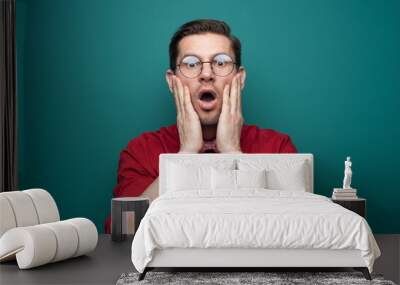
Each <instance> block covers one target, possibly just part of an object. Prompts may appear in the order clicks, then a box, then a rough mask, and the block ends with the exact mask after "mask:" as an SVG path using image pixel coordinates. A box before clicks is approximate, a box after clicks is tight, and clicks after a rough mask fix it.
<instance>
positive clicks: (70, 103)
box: [17, 0, 400, 233]
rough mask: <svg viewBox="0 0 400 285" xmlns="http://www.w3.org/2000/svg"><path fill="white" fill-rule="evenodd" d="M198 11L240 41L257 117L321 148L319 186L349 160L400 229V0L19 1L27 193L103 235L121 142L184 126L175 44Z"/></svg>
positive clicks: (336, 177)
mask: <svg viewBox="0 0 400 285" xmlns="http://www.w3.org/2000/svg"><path fill="white" fill-rule="evenodd" d="M195 18H217V19H221V20H225V21H227V22H228V23H229V24H230V25H231V28H232V31H233V33H234V34H235V35H237V36H238V37H239V38H240V39H241V41H242V45H243V58H242V60H243V65H244V66H245V67H246V68H247V81H246V87H245V91H244V93H243V112H244V116H245V122H246V123H247V124H256V125H258V126H260V127H263V128H272V129H276V130H279V131H281V132H284V133H287V134H289V135H290V136H291V138H292V140H293V142H294V143H295V145H296V146H297V148H298V150H299V152H303V153H313V154H314V155H315V192H316V193H318V194H322V195H330V194H331V191H332V188H333V187H338V186H341V183H342V179H343V169H344V163H343V162H344V160H345V157H346V156H347V155H350V156H351V157H352V160H353V171H354V173H353V183H352V186H353V187H356V188H358V190H359V195H360V196H362V197H365V198H367V199H368V202H367V215H368V222H369V223H370V225H371V227H372V229H373V230H374V231H375V232H377V233H400V219H399V210H398V209H399V208H400V207H399V206H398V203H399V199H400V191H399V189H398V185H399V183H398V177H399V175H398V173H397V171H398V170H399V168H398V164H399V152H398V142H399V139H400V128H399V126H398V124H399V121H400V120H399V119H400V118H399V107H400V104H399V103H400V100H399V97H400V80H399V79H400V52H399V51H400V36H399V35H400V1H389V0H387V1H366V0H360V1H355V0H350V1H349V0H342V1H340V0H334V1H333V0H332V1H320V0H308V1H282V0H279V1H278V0H276V1H247V2H245V1H232V0H230V1H211V0H204V1H201V2H199V1H162V0H159V1H155V0H143V1H128V0H125V1H105V0H92V1H89V0H59V1H54V0H35V1H24V0H17V44H18V50H17V53H18V58H17V60H18V103H19V150H20V151H19V163H20V169H19V178H20V188H21V189H25V188H30V187H43V188H45V189H47V190H48V191H50V192H51V193H52V195H53V196H54V198H55V200H56V201H57V203H58V206H59V209H60V213H61V216H62V218H63V219H66V218H70V217H76V216H83V217H88V218H90V219H92V220H93V221H94V222H95V223H96V225H97V226H98V229H99V231H103V220H104V219H105V218H106V216H107V215H108V213H109V210H110V198H111V195H112V190H113V187H114V185H115V182H116V173H117V167H118V159H119V153H120V151H121V150H122V149H123V148H124V147H125V146H126V144H127V143H128V141H129V140H130V139H132V138H133V137H135V136H138V135H139V134H141V133H142V132H144V131H148V130H157V129H159V128H160V127H161V126H165V125H170V124H173V123H174V122H175V109H174V102H173V99H172V97H171V95H170V93H169V92H168V88H167V85H166V82H165V78H164V74H165V71H166V69H167V67H168V43H169V39H170V37H171V35H172V34H173V32H174V31H175V30H176V29H177V28H178V26H179V25H181V24H183V23H184V22H186V21H189V20H192V19H195Z"/></svg>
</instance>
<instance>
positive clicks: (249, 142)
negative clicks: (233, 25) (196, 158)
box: [105, 20, 296, 233]
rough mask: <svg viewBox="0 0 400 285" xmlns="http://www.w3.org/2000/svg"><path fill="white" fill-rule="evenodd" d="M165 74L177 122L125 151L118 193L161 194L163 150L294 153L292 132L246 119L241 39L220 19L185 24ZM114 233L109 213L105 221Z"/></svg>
mask: <svg viewBox="0 0 400 285" xmlns="http://www.w3.org/2000/svg"><path fill="white" fill-rule="evenodd" d="M169 56H170V68H169V69H168V70H167V72H166V80H167V83H168V87H169V90H170V91H171V93H172V95H173V97H174V100H175V105H176V111H177V118H176V125H172V126H168V127H163V128H161V129H160V130H158V131H156V132H146V133H144V134H142V135H140V136H139V137H137V138H134V139H132V140H131V141H130V142H129V143H128V145H127V147H126V148H125V149H124V150H123V151H122V152H121V155H120V161H119V169H118V182H117V185H116V187H115V189H114V196H115V197H126V196H146V197H149V198H150V200H153V199H155V198H156V197H157V196H158V161H159V155H160V154H161V153H210V152H214V153H295V152H296V148H295V146H294V145H293V143H292V141H291V139H290V137H289V136H288V135H285V134H282V133H279V132H277V131H274V130H271V129H260V128H258V127H257V126H249V125H244V124H243V122H244V120H243V114H242V104H241V102H242V98H241V91H242V90H243V88H244V85H245V79H246V71H245V69H244V67H243V66H242V65H241V44H240V41H239V39H238V38H236V37H235V36H233V35H232V34H231V32H230V27H229V26H228V25H227V24H226V23H225V22H223V21H218V20H195V21H191V22H188V23H186V24H184V25H182V26H181V27H180V28H179V29H178V30H177V31H176V33H175V34H174V35H173V37H172V39H171V42H170V45H169ZM105 230H106V233H110V217H109V218H108V219H107V220H106V223H105Z"/></svg>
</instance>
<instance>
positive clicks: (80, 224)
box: [0, 189, 98, 269]
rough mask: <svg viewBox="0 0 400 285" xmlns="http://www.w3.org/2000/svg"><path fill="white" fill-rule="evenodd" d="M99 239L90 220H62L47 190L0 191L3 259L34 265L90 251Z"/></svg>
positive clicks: (0, 251) (0, 250)
mask: <svg viewBox="0 0 400 285" xmlns="http://www.w3.org/2000/svg"><path fill="white" fill-rule="evenodd" d="M97 240H98V234H97V229H96V226H95V225H94V224H93V223H92V222H91V221H90V220H88V219H85V218H74V219H69V220H65V221H60V215H59V212H58V208H57V205H56V203H55V201H54V199H53V197H52V196H51V195H50V194H49V193H48V192H47V191H46V190H43V189H29V190H24V191H12V192H2V193H0V262H4V261H9V260H13V259H16V260H17V263H18V266H19V268H20V269H28V268H33V267H37V266H40V265H44V264H46V263H51V262H57V261H61V260H64V259H67V258H71V257H76V256H80V255H83V254H86V253H88V252H90V251H92V250H94V249H95V247H96V245H97Z"/></svg>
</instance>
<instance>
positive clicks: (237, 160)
mask: <svg viewBox="0 0 400 285" xmlns="http://www.w3.org/2000/svg"><path fill="white" fill-rule="evenodd" d="M174 165H183V166H185V167H198V166H200V167H203V166H217V167H222V168H230V167H231V166H232V167H234V168H233V169H238V170H252V169H254V170H256V169H261V168H262V169H266V170H267V171H271V173H273V172H274V171H275V170H277V171H278V170H279V173H280V175H281V176H282V173H283V174H285V173H290V172H292V171H293V170H295V169H298V168H299V166H302V169H303V170H304V171H302V172H301V173H304V176H305V177H303V178H304V179H305V181H306V183H305V184H306V187H305V188H306V189H305V191H307V192H310V193H313V191H314V171H313V155H312V154H211V153H209V154H207V153H206V154H161V155H160V160H159V173H160V176H159V193H160V195H162V194H163V193H165V192H166V191H167V189H168V187H167V185H168V184H169V183H168V179H171V177H169V176H170V175H169V174H168V169H171V167H174ZM303 166H304V167H303ZM297 176H298V175H297ZM302 176H303V174H302ZM294 177H295V176H293V175H287V176H286V177H285V175H283V177H280V179H284V180H285V179H286V180H287V179H297V178H294ZM273 179H274V178H273V177H272V179H271V180H273ZM286 182H288V185H290V182H295V181H286ZM284 190H289V189H284Z"/></svg>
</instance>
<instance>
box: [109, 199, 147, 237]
mask: <svg viewBox="0 0 400 285" xmlns="http://www.w3.org/2000/svg"><path fill="white" fill-rule="evenodd" d="M149 204H150V200H149V199H148V198H145V197H120V198H113V199H112V200H111V239H112V240H113V241H123V240H125V239H126V238H127V236H128V235H134V234H135V233H136V230H137V228H138V227H139V224H140V221H141V220H142V219H143V217H144V215H145V214H146V211H147V209H148V208H149Z"/></svg>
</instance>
